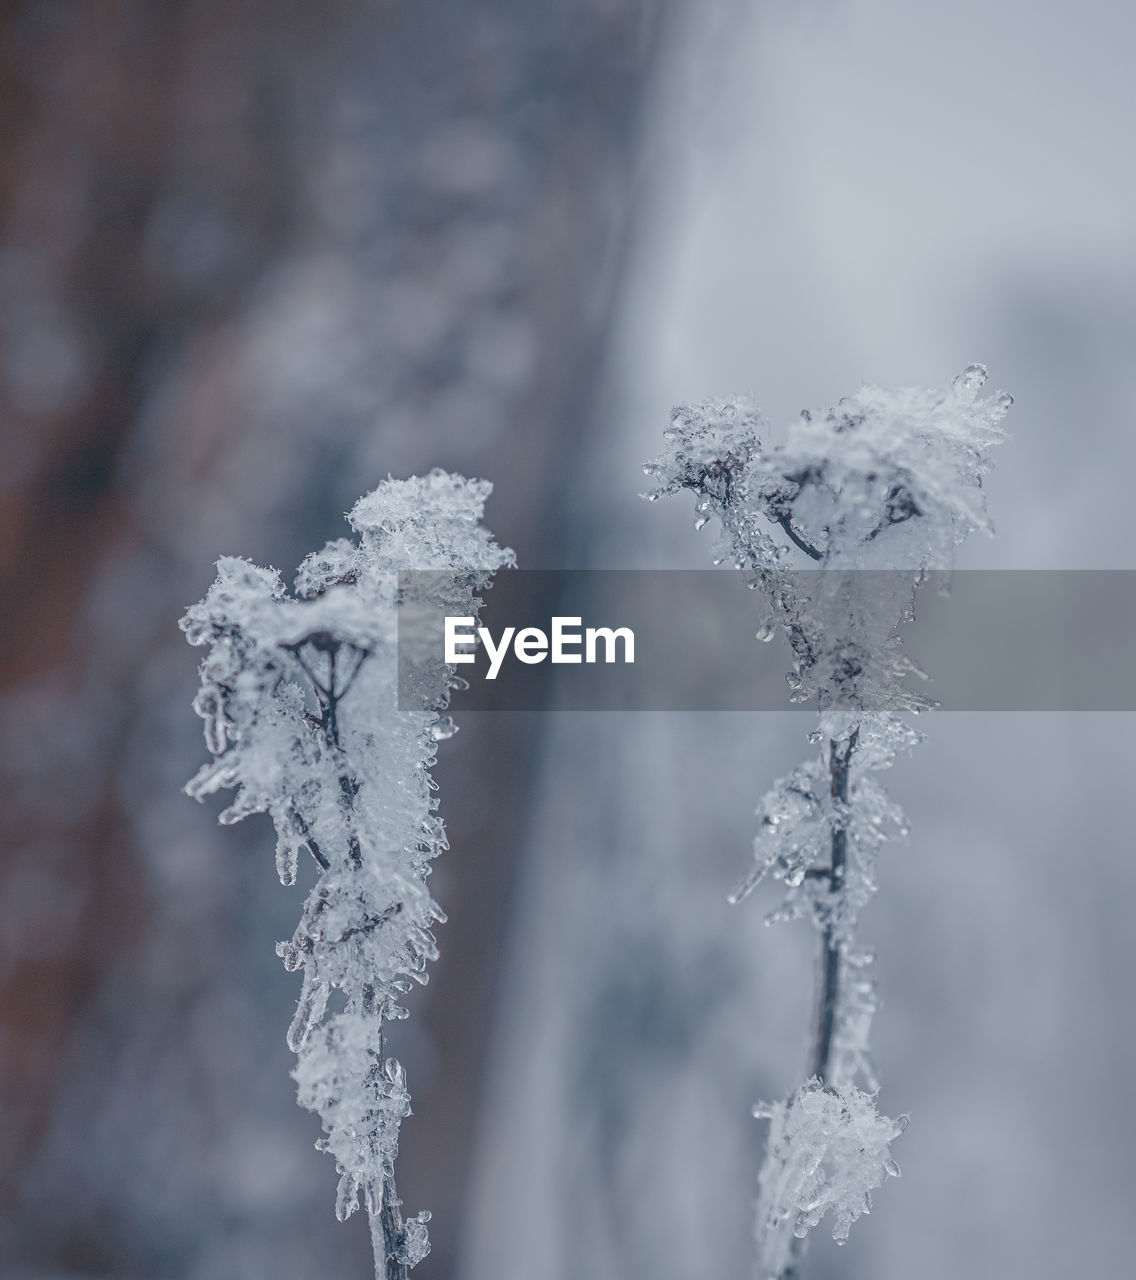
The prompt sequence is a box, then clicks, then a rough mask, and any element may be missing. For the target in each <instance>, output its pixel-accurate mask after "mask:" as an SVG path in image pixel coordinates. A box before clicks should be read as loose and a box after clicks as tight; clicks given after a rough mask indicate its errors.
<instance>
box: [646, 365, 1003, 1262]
mask: <svg viewBox="0 0 1136 1280" xmlns="http://www.w3.org/2000/svg"><path fill="white" fill-rule="evenodd" d="M985 382H986V370H985V369H984V368H983V367H982V366H981V365H970V366H969V367H968V368H966V369H964V370H963V372H962V373H961V374H959V376H958V377H957V378H955V379H954V380H953V381H952V382H951V383H950V384H949V385H948V386H946V387H944V388H940V389H937V390H916V389H907V390H901V391H885V390H881V389H880V388H877V387H863V388H861V389H860V391H858V392H857V393H856V394H855V395H853V396H849V397H847V398H846V399H844V400H842V401H841V402H840V403H839V404H838V405H837V406H836V407H835V408H830V409H826V410H822V411H819V412H814V413H809V412H805V413H802V414H801V416H800V418H799V419H798V420H797V421H796V422H794V423H793V424H792V426H791V427H790V429H789V431H788V433H787V437H786V441H785V443H784V444H783V445H779V446H775V447H771V448H764V447H763V446H762V442H761V438H760V433H763V432H764V431H765V430H766V426H767V424H766V423H765V420H764V418H763V417H762V415H761V414H760V413H759V412H758V410H757V409H756V408H755V407H754V406H753V405H752V403H750V402H749V401H748V400H743V399H739V398H737V397H734V398H730V399H719V400H706V401H703V402H702V403H700V404H697V405H693V406H681V407H679V408H677V409H675V410H674V413H673V415H672V421H671V425H670V427H669V428H668V429H667V431H666V432H665V436H666V438H667V440H668V445H669V447H668V451H667V453H666V454H664V455H663V456H662V457H660V458H657V459H655V460H654V461H652V462H649V463H648V464H647V465H646V466H645V468H644V470H645V472H646V473H647V474H648V475H650V476H653V477H655V479H656V482H657V483H656V487H655V489H654V490H653V491H652V492H650V493H648V494H647V495H646V496H647V497H648V498H650V499H652V500H654V499H657V498H659V497H663V496H666V495H668V494H673V493H677V492H680V491H681V490H683V489H689V490H692V491H693V492H694V494H695V500H696V501H695V527H696V528H698V529H700V528H702V527H703V526H704V525H705V524H707V523H708V521H709V520H710V519H711V518H712V517H715V516H716V517H717V518H718V520H719V522H720V525H721V533H720V535H719V538H718V541H717V543H716V544H715V550H714V559H715V563H718V564H721V563H724V562H728V563H731V564H733V565H734V566H735V567H736V568H738V569H740V570H743V571H745V572H746V573H747V575H748V577H749V585H750V586H751V587H753V588H755V589H758V590H760V591H761V592H762V593H763V595H764V597H765V601H766V605H767V608H768V611H769V613H768V618H767V620H766V622H765V623H764V624H763V625H762V626H761V627H760V629H759V630H758V632H757V639H758V640H769V639H771V638H772V637H773V636H774V635H775V634H776V633H777V632H778V631H779V630H780V631H781V632H782V633H783V634H784V635H785V637H786V638H787V640H788V642H789V645H790V648H791V650H792V653H793V667H792V670H791V671H790V672H789V673H788V674H787V676H786V681H787V683H788V686H789V691H790V692H789V701H790V702H793V703H798V704H801V703H806V702H811V703H812V704H813V705H815V706H816V708H817V711H818V721H817V726H816V728H815V729H814V730H813V732H811V733H810V734H809V741H810V743H812V744H814V745H818V746H819V751H818V753H817V755H816V756H815V757H814V758H813V759H811V760H809V761H807V762H806V763H804V764H802V765H800V766H799V767H798V768H796V769H794V770H793V771H792V773H790V774H788V775H787V776H786V777H784V778H782V779H780V780H779V781H778V782H776V783H775V784H774V786H773V788H772V789H771V790H770V792H769V793H768V794H767V795H766V796H765V798H764V800H763V801H762V803H761V806H760V807H759V809H758V817H759V819H760V826H759V829H758V834H757V837H756V839H755V841H754V865H753V867H752V869H751V871H750V873H749V874H748V876H747V877H746V878H745V879H744V880H743V882H742V884H741V885H740V886H739V888H738V889H737V890H736V891H735V893H734V894H733V895H732V898H733V900H734V901H740V900H741V899H742V898H744V897H746V895H747V894H748V893H749V892H750V891H751V890H752V889H753V888H754V887H755V886H756V885H757V884H758V883H760V881H761V880H763V879H764V878H765V877H766V876H772V877H773V878H774V879H778V880H780V881H782V882H783V884H784V885H785V888H786V893H785V897H784V899H783V901H782V904H781V906H780V907H779V908H778V909H777V910H776V911H774V912H773V914H772V915H771V916H770V917H769V920H770V921H774V920H790V919H796V918H798V917H802V916H804V917H806V918H808V919H810V920H811V921H812V923H813V925H814V927H815V928H816V929H817V930H818V932H819V933H820V935H821V959H822V971H823V979H822V990H821V995H820V999H819V1001H818V1016H817V1028H816V1037H815V1042H814V1047H813V1054H812V1063H811V1070H810V1073H809V1079H808V1081H807V1082H806V1083H805V1084H804V1085H802V1086H801V1087H800V1088H799V1089H797V1090H796V1091H795V1092H794V1093H792V1094H791V1095H790V1096H789V1098H788V1099H787V1100H786V1101H784V1102H781V1103H776V1104H772V1105H769V1106H764V1107H762V1108H761V1109H759V1112H758V1113H759V1114H760V1115H762V1116H764V1117H766V1118H767V1119H769V1120H770V1121H771V1127H770V1133H769V1138H768V1142H767V1146H766V1155H765V1161H764V1164H763V1167H762V1171H761V1175H760V1178H759V1200H758V1212H757V1219H756V1234H757V1246H758V1261H759V1269H760V1274H761V1276H762V1277H767V1278H769V1280H786V1278H787V1277H788V1276H790V1275H791V1274H792V1272H793V1270H794V1266H795V1260H796V1258H797V1256H798V1254H799V1252H800V1248H801V1242H802V1241H803V1239H804V1237H805V1236H806V1235H807V1233H808V1231H809V1230H810V1229H811V1228H812V1227H815V1226H817V1225H818V1223H819V1222H820V1220H821V1218H822V1217H823V1216H824V1215H825V1214H826V1213H829V1212H831V1213H832V1214H833V1217H834V1227H833V1235H834V1236H835V1237H836V1239H837V1240H839V1241H841V1242H843V1240H845V1239H846V1238H847V1235H848V1230H849V1228H850V1226H851V1224H852V1222H853V1221H855V1219H856V1218H857V1217H858V1216H859V1215H860V1214H861V1213H866V1212H867V1211H868V1207H869V1206H870V1192H871V1191H872V1190H873V1189H874V1188H875V1187H878V1186H879V1185H880V1184H881V1183H882V1182H883V1181H884V1178H885V1176H886V1175H887V1174H888V1173H891V1174H897V1173H898V1166H896V1165H895V1163H894V1161H893V1160H892V1158H891V1155H890V1151H889V1145H888V1144H889V1143H890V1142H891V1140H892V1139H893V1138H895V1137H896V1136H898V1134H899V1132H901V1130H902V1127H903V1126H902V1125H901V1124H899V1123H898V1122H895V1121H892V1120H889V1119H888V1118H887V1117H886V1116H882V1115H880V1114H879V1113H878V1112H877V1110H876V1101H875V1098H876V1094H877V1092H878V1088H879V1082H878V1080H877V1078H876V1073H875V1068H874V1066H873V1064H872V1060H871V1055H870V1053H869V1046H868V1040H869V1032H870V1029H871V1022H872V1017H873V1015H874V1013H875V1011H876V1008H877V1006H878V1000H877V996H876V991H875V984H874V982H873V980H872V978H871V977H870V973H869V968H870V965H871V955H870V954H869V953H867V952H864V951H862V950H860V949H859V948H858V947H857V945H856V941H855V930H856V924H857V920H858V917H859V914H860V912H861V910H862V909H863V907H864V906H865V904H866V903H867V902H868V900H869V899H870V897H871V895H872V894H873V893H874V892H875V890H876V862H877V858H878V855H879V852H880V849H881V848H882V847H883V845H884V844H885V843H886V842H887V841H889V840H894V839H896V838H899V837H902V836H904V835H905V834H906V824H905V822H904V818H903V814H902V813H901V811H900V810H899V809H898V808H897V807H896V806H895V805H894V804H892V803H891V801H890V800H889V799H888V798H887V796H886V794H885V793H884V791H883V790H882V789H881V788H880V786H879V785H878V783H876V782H875V780H874V779H873V778H872V776H871V774H872V773H874V772H876V771H878V770H880V769H885V768H887V767H888V766H889V765H890V764H891V763H892V762H893V761H894V759H895V757H896V754H897V752H899V751H901V750H905V749H907V748H910V747H911V746H914V745H915V744H916V743H917V742H918V741H919V740H920V737H921V735H919V734H918V733H916V732H915V730H914V729H912V728H911V726H910V725H909V724H908V723H907V722H906V721H905V720H904V719H903V717H902V713H904V712H914V713H918V712H920V711H923V710H927V709H930V708H931V707H933V706H934V703H933V702H932V701H931V700H930V699H928V698H926V697H924V696H923V695H922V694H920V693H918V692H917V691H913V690H912V689H911V688H909V687H908V686H907V685H906V684H905V683H904V682H905V680H906V679H907V677H909V676H911V675H912V674H918V672H917V669H916V668H915V667H914V665H913V664H912V663H911V661H910V660H909V659H908V658H907V657H906V656H905V655H904V654H903V652H902V647H901V636H900V629H901V626H902V624H903V622H904V621H906V620H908V619H909V618H910V617H911V616H912V610H913V609H914V606H915V598H916V592H917V589H918V587H919V585H920V583H921V582H922V581H923V578H924V575H925V573H926V571H928V570H931V569H947V568H949V567H950V564H951V560H952V556H953V552H954V550H955V548H956V547H957V546H958V545H959V544H960V543H961V542H962V541H963V539H964V538H966V536H967V535H968V534H969V533H971V532H972V531H975V530H984V531H990V523H989V519H988V517H987V513H986V503H985V495H984V493H983V488H982V481H983V477H984V476H985V474H986V472H987V470H988V467H989V451H990V448H991V447H992V446H993V445H995V444H997V443H998V442H999V441H1000V440H1002V439H1003V438H1004V433H1003V431H1002V428H1001V425H1000V424H1001V421H1002V419H1003V418H1004V417H1005V415H1006V412H1007V410H1008V409H1009V407H1010V405H1011V404H1012V403H1013V401H1012V398H1011V397H1010V396H1009V395H1006V394H1003V393H999V394H997V395H995V396H994V397H992V398H982V397H980V395H979V392H980V391H981V389H982V387H983V385H984V384H985ZM808 568H814V569H823V570H825V571H826V572H824V573H802V572H801V570H802V569H808ZM861 1086H862V1087H861Z"/></svg>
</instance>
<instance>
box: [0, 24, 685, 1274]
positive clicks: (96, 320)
mask: <svg viewBox="0 0 1136 1280" xmlns="http://www.w3.org/2000/svg"><path fill="white" fill-rule="evenodd" d="M661 28H662V6H661V5H659V4H656V3H651V0H574V2H573V3H568V4H565V5H557V6H541V5H535V6H534V5H532V4H531V3H522V2H521V0H486V3H481V4H477V5H470V4H463V3H460V2H459V0H418V2H417V3H412V2H410V0H406V2H400V0H382V2H378V0H376V2H371V3H368V2H365V0H321V2H320V3H314V2H313V0H83V2H80V0H71V2H67V0H37V2H32V0H26V2H23V3H17V2H10V3H6V4H4V5H3V6H0V433H2V441H0V579H2V588H0V601H2V605H0V607H2V613H0V686H2V693H0V785H2V787H3V814H4V822H3V828H4V835H3V841H2V844H3V858H2V863H0V1092H2V1106H0V1179H2V1183H3V1203H4V1208H3V1211H2V1212H0V1259H2V1261H3V1266H4V1268H5V1269H4V1271H3V1274H4V1275H6V1276H12V1277H16V1276H19V1277H29V1278H30V1277H33V1276H42V1277H47V1276H52V1277H59V1276H80V1275H82V1276H88V1277H89V1276H99V1277H127V1276H130V1277H134V1276H146V1277H166V1276H169V1277H202V1278H203V1280H204V1278H208V1280H224V1277H226V1276H228V1275H232V1276H234V1277H237V1276H240V1277H256V1276H260V1275H264V1276H268V1275H273V1276H276V1277H290V1276H296V1277H299V1276H311V1275H327V1276H333V1275H341V1274H342V1275H344V1276H347V1275H356V1274H357V1275H363V1274H366V1273H367V1266H368V1263H367V1258H366V1253H367V1251H366V1241H365V1236H364V1233H363V1232H362V1231H361V1230H356V1227H357V1225H358V1224H357V1223H352V1224H351V1225H350V1226H348V1227H339V1226H338V1225H337V1224H336V1223H335V1222H334V1219H333V1217H332V1215H331V1208H330V1206H331V1197H332V1190H333V1171H332V1169H331V1167H330V1162H328V1161H327V1160H326V1157H321V1156H318V1155H317V1154H316V1153H314V1152H312V1151H311V1150H310V1145H309V1144H310V1141H311V1140H312V1139H313V1138H314V1137H315V1136H316V1133H315V1132H314V1131H313V1126H314V1124H315V1122H314V1120H312V1118H311V1117H306V1116H303V1115H301V1114H300V1113H298V1112H296V1109H295V1107H294V1106H293V1105H291V1104H290V1094H291V1089H292V1086H291V1083H290V1082H289V1080H288V1078H287V1072H288V1070H289V1067H290V1062H289V1059H288V1055H287V1053H286V1051H285V1050H284V1048H283V1032H284V1027H285V1025H286V1022H287V1015H288V1007H289V1003H290V1001H291V1000H292V999H294V992H293V991H292V989H291V986H292V984H291V978H290V977H289V975H286V974H283V973H282V972H281V973H278V972H277V971H276V962H275V958H274V956H273V955H272V946H273V943H274V941H275V940H276V938H277V937H281V936H284V932H285V931H287V932H290V931H291V925H290V924H287V921H288V919H289V917H290V916H292V917H294V915H295V913H296V911H298V908H299V899H298V897H295V898H293V897H290V896H289V895H288V894H287V893H285V892H283V891H280V890H279V889H278V888H277V887H276V886H275V885H274V877H273V872H272V867H271V860H270V858H269V857H268V849H269V848H270V845H271V839H270V834H269V832H268V830H267V824H265V825H264V826H261V827H255V829H254V826H255V824H253V823H249V824H247V825H248V827H249V830H248V831H245V832H242V833H239V834H237V835H234V833H233V832H232V831H231V830H229V831H225V832H223V833H217V832H216V831H215V830H214V824H213V817H212V814H210V813H206V812H204V811H200V810H197V809H195V808H194V806H192V805H190V803H189V801H187V800H186V799H185V798H184V796H182V795H181V794H180V786H181V784H182V782H184V780H185V778H187V777H188V776H189V774H190V773H191V772H192V771H193V769H194V767H195V766H196V764H197V763H198V762H199V760H200V758H201V756H202V754H203V753H202V748H201V746H200V738H199V734H198V726H197V723H196V721H195V718H194V717H193V715H192V712H191V711H190V708H189V701H190V699H191V697H192V690H193V684H194V665H195V662H196V655H194V654H193V653H192V652H191V651H189V650H188V649H187V648H186V647H185V646H184V644H183V642H182V639H181V637H180V635H179V633H178V630H177V627H176V621H177V618H178V616H179V614H180V613H181V612H182V610H183V609H184V607H185V605H186V604H188V603H189V602H191V601H192V600H193V599H196V598H197V597H198V596H199V595H200V594H201V593H202V591H203V590H204V589H205V587H206V586H207V585H208V581H209V577H210V565H211V563H212V561H213V560H214V559H215V558H216V556H217V555H218V554H221V553H239V554H246V555H248V556H250V557H251V558H255V559H259V560H262V561H270V562H272V563H274V564H277V565H279V566H280V567H281V568H282V569H284V571H285V573H286V574H287V571H288V570H289V568H290V567H291V566H293V565H295V564H296V563H298V561H299V559H300V558H301V557H302V555H303V554H304V553H305V552H306V551H307V550H309V549H311V548H312V547H313V546H316V545H318V544H319V543H320V542H322V541H323V540H325V539H328V538H332V537H338V536H340V535H341V534H342V533H343V532H344V530H343V527H342V520H341V514H342V512H343V511H345V510H346V509H347V507H348V506H349V505H350V504H351V502H352V501H353V500H354V498H355V497H357V496H358V495H359V494H360V493H362V492H363V491H365V490H366V489H368V488H370V487H372V486H373V485H374V483H376V482H377V481H378V480H379V479H381V478H382V477H383V476H385V475H386V474H387V473H388V472H393V473H395V474H408V473H410V472H412V471H418V470H423V469H425V468H428V467H430V466H434V465H441V466H446V467H452V468H455V469H461V470H465V471H467V472H470V473H474V474H483V475H486V476H488V478H490V479H492V480H493V481H494V482H495V484H496V486H497V492H496V494H495V496H494V498H493V500H492V502H491V506H490V515H489V519H490V523H491V525H492V527H493V528H494V531H495V532H496V534H497V535H498V537H499V538H500V540H501V541H503V542H507V543H509V544H511V545H513V546H514V547H515V548H516V550H517V552H518V556H519V559H520V560H521V562H522V563H524V564H527V565H529V566H533V567H552V566H555V565H557V564H560V563H566V562H571V558H572V555H573V548H575V547H577V546H578V545H579V543H580V541H581V539H582V538H583V537H584V531H582V530H581V529H580V527H579V516H578V515H577V513H576V510H575V508H574V505H573V492H574V491H573V483H574V478H575V475H576V469H577V467H578V464H579V459H580V456H581V442H582V439H583V436H584V433H586V432H587V430H588V423H589V420H590V419H589V414H590V411H591V408H592V398H593V390H594V386H595V383H596V373H597V369H598V364H599V361H600V359H601V354H602V344H603V339H604V335H605V332H606V326H607V322H608V317H609V315H610V310H611V304H612V300H613V298H614V297H615V296H616V294H617V292H618V288H619V282H620V279H621V263H622V261H623V253H624V248H625V245H626V241H627V237H628V233H629V228H630V226H631V219H632V213H633V210H634V205H635V189H634V174H635V147H636V138H637V127H638V126H637V122H638V113H639V106H640V103H641V101H642V97H643V91H644V86H645V84H646V82H647V79H648V75H649V72H650V69H651V66H652V62H653V60H654V58H655V54H656V50H657V47H658V44H659V41H660V38H661V36H660V32H661ZM535 735H536V730H535V727H534V724H533V723H532V718H526V717H518V718H517V719H516V720H515V721H507V720H505V719H502V720H501V721H499V722H494V723H492V724H490V723H488V722H486V723H482V724H480V725H471V726H469V728H468V731H467V732H465V733H463V735H462V736H461V737H460V738H459V739H458V740H457V742H456V743H455V744H454V751H453V753H452V756H451V757H450V758H449V759H448V761H447V762H445V763H444V764H443V766H442V774H441V781H442V784H443V788H444V789H443V792H442V795H443V812H444V814H445V815H446V816H447V818H448V821H449V824H450V829H451V840H452V842H453V844H454V852H453V853H452V854H451V855H448V861H447V863H446V865H445V866H444V867H440V868H439V873H438V890H437V892H438V896H439V897H440V900H441V901H442V903H443V905H444V906H446V907H447V908H448V909H449V914H450V919H451V923H450V924H449V925H448V926H446V928H445V930H444V931H443V934H442V938H441V944H442V949H443V958H442V960H441V961H440V962H439V964H438V965H437V972H436V975H435V979H434V981H433V982H432V983H431V986H430V988H429V990H428V991H427V992H426V993H424V998H422V999H421V1000H420V1001H419V1003H418V1005H417V1007H416V1008H415V1009H414V1015H415V1017H414V1018H412V1023H411V1025H413V1024H414V1023H416V1022H417V1023H419V1024H420V1026H419V1028H418V1030H417V1031H416V1032H414V1033H413V1034H416V1035H417V1037H418V1039H417V1040H414V1039H412V1040H411V1041H410V1042H409V1044H408V1046H407V1048H406V1050H405V1058H406V1061H407V1066H408V1071H409V1073H410V1084H411V1089H412V1092H413V1093H414V1097H415V1111H416V1115H415V1118H414V1120H413V1121H411V1122H408V1124H407V1127H406V1129H405V1132H404V1152H403V1156H402V1166H403V1169H404V1177H401V1178H400V1186H401V1189H402V1190H403V1194H404V1195H405V1196H406V1198H407V1202H408V1205H409V1207H410V1211H411V1212H413V1211H414V1210H415V1209H416V1208H417V1207H419V1204H418V1201H419V1199H420V1200H421V1203H422V1204H423V1205H428V1206H429V1207H430V1208H431V1209H433V1210H434V1214H435V1217H434V1222H433V1223H432V1230H431V1234H432V1236H433V1238H434V1241H435V1249H434V1253H433V1254H432V1255H431V1257H430V1258H429V1259H427V1261H426V1262H424V1263H423V1264H422V1266H421V1268H420V1269H419V1270H417V1271H416V1272H415V1274H416V1276H422V1277H423V1278H424V1280H429V1277H431V1276H445V1275H449V1274H451V1273H452V1272H453V1271H454V1270H455V1268H456V1266H457V1263H458V1241H459V1235H460V1230H461V1213H462V1203H463V1198H464V1193H465V1189H466V1185H467V1182H468V1179H469V1177H470V1160H471V1143H472V1135H473V1132H474V1127H475V1123H476V1115H477V1105H478V1097H479V1090H480V1087H481V1073H482V1062H483V1057H484V1050H485V1043H486V1036H487V1034H488V1031H487V1028H488V1027H489V1025H490V1022H491V1017H492V1008H493V993H494V987H495V980H496V974H497V969H498V961H499V952H500V939H501V936H502V934H503V933H504V931H505V929H506V927H507V923H508V907H509V902H510V885H511V883H512V881H513V879H514V878H515V876H516V874H517V867H516V865H515V863H516V857H517V849H518V847H519V846H520V843H521V836H522V834H523V832H524V824H525V814H526V810H525V797H526V780H527V779H528V778H529V776H530V770H531V767H532V761H533V759H534V754H535V752H536V750H537V747H538V745H539V744H538V742H537V740H536V736H535ZM408 1034H411V1033H410V1032H408ZM416 1075H417V1085H416ZM250 1117H251V1118H250ZM324 1166H326V1167H324ZM293 1169H294V1170H296V1171H297V1173H296V1177H295V1178H292V1179H290V1180H289V1179H288V1178H286V1177H285V1175H286V1174H287V1173H288V1171H290V1170H293ZM269 1173H271V1176H269ZM274 1179H275V1181H274ZM277 1184H279V1185H277Z"/></svg>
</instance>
